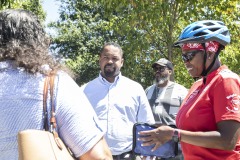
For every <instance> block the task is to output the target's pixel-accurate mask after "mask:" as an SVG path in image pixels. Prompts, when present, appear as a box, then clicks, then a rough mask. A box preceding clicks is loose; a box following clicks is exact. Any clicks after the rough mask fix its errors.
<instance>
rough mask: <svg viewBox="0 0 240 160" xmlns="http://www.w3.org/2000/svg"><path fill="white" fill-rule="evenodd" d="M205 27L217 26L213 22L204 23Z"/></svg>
mask: <svg viewBox="0 0 240 160" xmlns="http://www.w3.org/2000/svg"><path fill="white" fill-rule="evenodd" d="M204 25H206V26H214V25H215V24H214V23H212V22H206V23H204Z"/></svg>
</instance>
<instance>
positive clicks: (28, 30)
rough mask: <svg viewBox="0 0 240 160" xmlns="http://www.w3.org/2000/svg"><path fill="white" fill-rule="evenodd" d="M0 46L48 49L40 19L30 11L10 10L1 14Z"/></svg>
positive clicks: (47, 41)
mask: <svg viewBox="0 0 240 160" xmlns="http://www.w3.org/2000/svg"><path fill="white" fill-rule="evenodd" d="M0 34H1V37H0V46H1V47H4V46H6V45H9V44H11V45H13V46H19V45H27V46H33V47H36V46H41V47H44V48H48V45H49V39H48V37H47V36H46V34H45V32H44V30H43V28H42V26H41V23H40V21H39V20H38V18H37V17H36V16H35V15H34V14H32V13H31V12H29V11H26V10H22V9H16V10H14V9H8V10H4V11H2V12H0Z"/></svg>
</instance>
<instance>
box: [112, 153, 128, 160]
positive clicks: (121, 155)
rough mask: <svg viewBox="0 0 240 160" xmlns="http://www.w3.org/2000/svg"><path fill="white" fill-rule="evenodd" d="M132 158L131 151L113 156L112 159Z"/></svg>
mask: <svg viewBox="0 0 240 160" xmlns="http://www.w3.org/2000/svg"><path fill="white" fill-rule="evenodd" d="M132 156H133V154H132V151H129V152H124V153H122V154H120V155H113V159H116V160H122V159H130V158H132Z"/></svg>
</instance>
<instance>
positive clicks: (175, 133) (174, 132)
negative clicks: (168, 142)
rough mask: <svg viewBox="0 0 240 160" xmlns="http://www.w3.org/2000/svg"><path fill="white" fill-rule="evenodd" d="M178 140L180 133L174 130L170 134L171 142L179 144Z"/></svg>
mask: <svg viewBox="0 0 240 160" xmlns="http://www.w3.org/2000/svg"><path fill="white" fill-rule="evenodd" d="M180 139H181V136H180V131H179V130H178V129H174V130H173V134H172V140H173V141H174V142H180Z"/></svg>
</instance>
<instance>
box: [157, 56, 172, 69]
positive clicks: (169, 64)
mask: <svg viewBox="0 0 240 160" xmlns="http://www.w3.org/2000/svg"><path fill="white" fill-rule="evenodd" d="M157 64H158V65H160V66H166V67H168V68H169V69H171V70H173V64H172V62H170V61H169V60H167V59H166V58H160V59H159V60H158V61H157V62H154V63H153V64H152V68H154V67H155V66H156V65H157Z"/></svg>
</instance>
